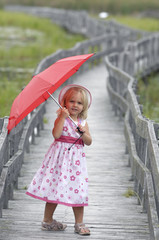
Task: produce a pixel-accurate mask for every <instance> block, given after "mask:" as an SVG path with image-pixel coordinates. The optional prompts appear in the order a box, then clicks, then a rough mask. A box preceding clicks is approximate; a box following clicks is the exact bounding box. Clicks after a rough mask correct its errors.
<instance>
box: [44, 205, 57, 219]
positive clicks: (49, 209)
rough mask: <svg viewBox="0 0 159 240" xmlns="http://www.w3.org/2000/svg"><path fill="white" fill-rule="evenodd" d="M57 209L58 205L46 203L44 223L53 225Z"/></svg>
mask: <svg viewBox="0 0 159 240" xmlns="http://www.w3.org/2000/svg"><path fill="white" fill-rule="evenodd" d="M56 207H57V204H54V203H48V202H47V203H46V205H45V211H44V219H43V222H46V223H52V221H53V214H54V212H55V209H56Z"/></svg>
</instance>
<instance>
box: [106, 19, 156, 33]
mask: <svg viewBox="0 0 159 240" xmlns="http://www.w3.org/2000/svg"><path fill="white" fill-rule="evenodd" d="M108 19H114V20H116V21H117V22H119V23H121V24H123V25H125V26H128V27H130V28H133V29H138V30H143V31H149V32H156V31H159V20H158V19H152V18H141V17H139V16H136V15H129V16H128V15H112V16H111V15H110V17H108Z"/></svg>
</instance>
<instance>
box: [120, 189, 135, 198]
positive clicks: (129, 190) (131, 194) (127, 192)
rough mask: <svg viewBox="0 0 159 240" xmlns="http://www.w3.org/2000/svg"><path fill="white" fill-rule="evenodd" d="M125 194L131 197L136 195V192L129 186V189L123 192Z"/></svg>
mask: <svg viewBox="0 0 159 240" xmlns="http://www.w3.org/2000/svg"><path fill="white" fill-rule="evenodd" d="M123 196H124V197H126V198H130V197H134V196H136V193H135V192H134V190H133V189H131V188H128V189H127V190H126V192H125V193H124V194H123Z"/></svg>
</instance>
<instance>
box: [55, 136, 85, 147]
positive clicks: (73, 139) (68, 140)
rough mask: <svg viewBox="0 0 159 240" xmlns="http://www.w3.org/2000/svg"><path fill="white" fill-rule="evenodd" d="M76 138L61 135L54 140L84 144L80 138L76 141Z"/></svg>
mask: <svg viewBox="0 0 159 240" xmlns="http://www.w3.org/2000/svg"><path fill="white" fill-rule="evenodd" d="M76 140H77V138H74V137H69V136H63V135H62V136H61V137H59V138H57V139H55V141H57V142H66V143H75V144H80V145H83V146H84V142H83V140H82V139H78V140H77V141H76Z"/></svg>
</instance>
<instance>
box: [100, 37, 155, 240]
mask: <svg viewBox="0 0 159 240" xmlns="http://www.w3.org/2000/svg"><path fill="white" fill-rule="evenodd" d="M158 59H159V34H154V35H153V36H151V37H150V36H149V37H147V38H144V39H141V40H139V41H137V42H135V43H129V44H128V46H126V48H125V50H124V51H123V52H122V53H114V54H111V55H110V56H108V57H106V59H105V63H106V67H107V69H108V72H109V77H108V85H107V88H108V92H109V95H110V99H111V103H112V105H113V109H114V110H115V113H116V114H117V115H119V116H124V125H125V131H124V132H125V138H126V151H127V153H128V154H129V164H130V166H131V169H132V177H133V179H134V183H135V186H134V189H135V192H136V194H137V195H138V199H139V202H140V203H141V204H142V205H143V209H144V210H145V211H146V212H147V214H148V220H149V227H150V233H151V239H159V226H158V216H159V164H158V159H159V147H158V130H159V124H157V123H154V122H153V121H151V120H149V119H146V118H145V117H144V116H143V115H142V106H141V105H140V103H139V101H138V96H137V95H136V84H137V81H136V78H137V76H141V77H145V76H147V75H149V74H150V73H152V72H154V71H156V70H157V69H158V66H159V65H158V64H159V60H158Z"/></svg>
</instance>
